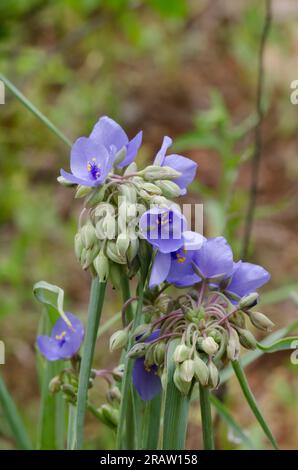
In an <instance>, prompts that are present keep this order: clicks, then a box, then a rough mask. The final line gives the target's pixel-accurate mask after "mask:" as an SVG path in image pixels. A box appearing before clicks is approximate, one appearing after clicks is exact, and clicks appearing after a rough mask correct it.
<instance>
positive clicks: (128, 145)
mask: <svg viewBox="0 0 298 470" xmlns="http://www.w3.org/2000/svg"><path fill="white" fill-rule="evenodd" d="M141 142H142V132H139V133H138V134H137V135H136V136H135V137H134V138H133V139H132V140H131V141H129V139H128V137H127V135H126V133H125V132H124V130H123V129H122V127H120V126H119V124H117V123H116V122H115V121H113V119H110V118H108V117H107V116H104V117H102V118H100V119H99V121H98V122H97V124H95V126H94V128H93V130H92V132H91V134H90V136H89V137H80V138H79V139H77V140H76V141H75V143H74V144H73V146H72V148H71V153H70V169H71V173H67V172H66V171H64V170H63V169H61V172H60V173H61V176H63V177H64V178H65V179H66V180H67V181H69V182H70V183H74V184H81V185H83V186H91V187H95V186H99V185H101V184H103V183H104V181H105V179H106V177H107V176H108V174H109V172H110V171H111V168H112V166H113V165H114V164H115V163H116V165H117V166H118V167H119V168H123V167H124V166H126V165H129V163H131V162H132V161H133V160H134V158H135V156H136V154H137V152H138V150H139V147H140V145H141ZM119 152H121V154H122V153H123V156H122V160H121V161H120V162H118V163H117V157H118V158H119Z"/></svg>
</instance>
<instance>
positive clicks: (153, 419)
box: [141, 394, 161, 450]
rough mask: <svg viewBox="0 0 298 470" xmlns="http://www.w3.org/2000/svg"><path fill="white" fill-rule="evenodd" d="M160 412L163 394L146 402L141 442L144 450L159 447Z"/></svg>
mask: <svg viewBox="0 0 298 470" xmlns="http://www.w3.org/2000/svg"><path fill="white" fill-rule="evenodd" d="M160 412H161V394H159V395H157V396H156V397H154V398H153V400H150V401H146V402H145V409H144V417H143V422H142V444H141V448H142V449H144V450H156V449H157V447H158V438H159V426H160Z"/></svg>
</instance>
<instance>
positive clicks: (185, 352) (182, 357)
mask: <svg viewBox="0 0 298 470" xmlns="http://www.w3.org/2000/svg"><path fill="white" fill-rule="evenodd" d="M190 352H191V349H190V348H189V347H187V346H186V345H185V344H178V346H176V349H175V351H174V355H173V359H174V361H175V362H177V363H178V364H179V363H180V362H183V361H186V359H188V358H189V355H190Z"/></svg>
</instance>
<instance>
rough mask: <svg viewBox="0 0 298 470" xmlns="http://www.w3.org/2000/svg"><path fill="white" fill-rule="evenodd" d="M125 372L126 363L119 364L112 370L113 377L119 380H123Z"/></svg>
mask: <svg viewBox="0 0 298 470" xmlns="http://www.w3.org/2000/svg"><path fill="white" fill-rule="evenodd" d="M123 374H124V364H119V366H117V367H115V368H114V369H113V370H112V375H113V379H114V380H116V381H117V382H119V381H120V380H122V378H123Z"/></svg>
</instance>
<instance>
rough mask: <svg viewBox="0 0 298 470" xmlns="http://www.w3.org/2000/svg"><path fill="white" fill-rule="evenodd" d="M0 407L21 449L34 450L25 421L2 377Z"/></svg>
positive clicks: (0, 379) (0, 382)
mask: <svg viewBox="0 0 298 470" xmlns="http://www.w3.org/2000/svg"><path fill="white" fill-rule="evenodd" d="M0 405H1V409H2V411H3V415H4V417H5V418H6V420H7V423H8V424H9V427H10V429H11V432H12V435H13V438H14V439H15V441H16V444H17V447H18V448H19V449H24V450H29V449H32V444H31V441H30V438H29V436H28V434H27V431H26V428H25V426H24V423H23V420H22V418H21V416H20V415H19V412H18V410H17V407H16V405H15V402H14V401H13V399H12V398H11V396H10V394H9V391H8V390H7V388H6V385H5V383H4V380H3V379H2V377H1V376H0Z"/></svg>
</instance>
